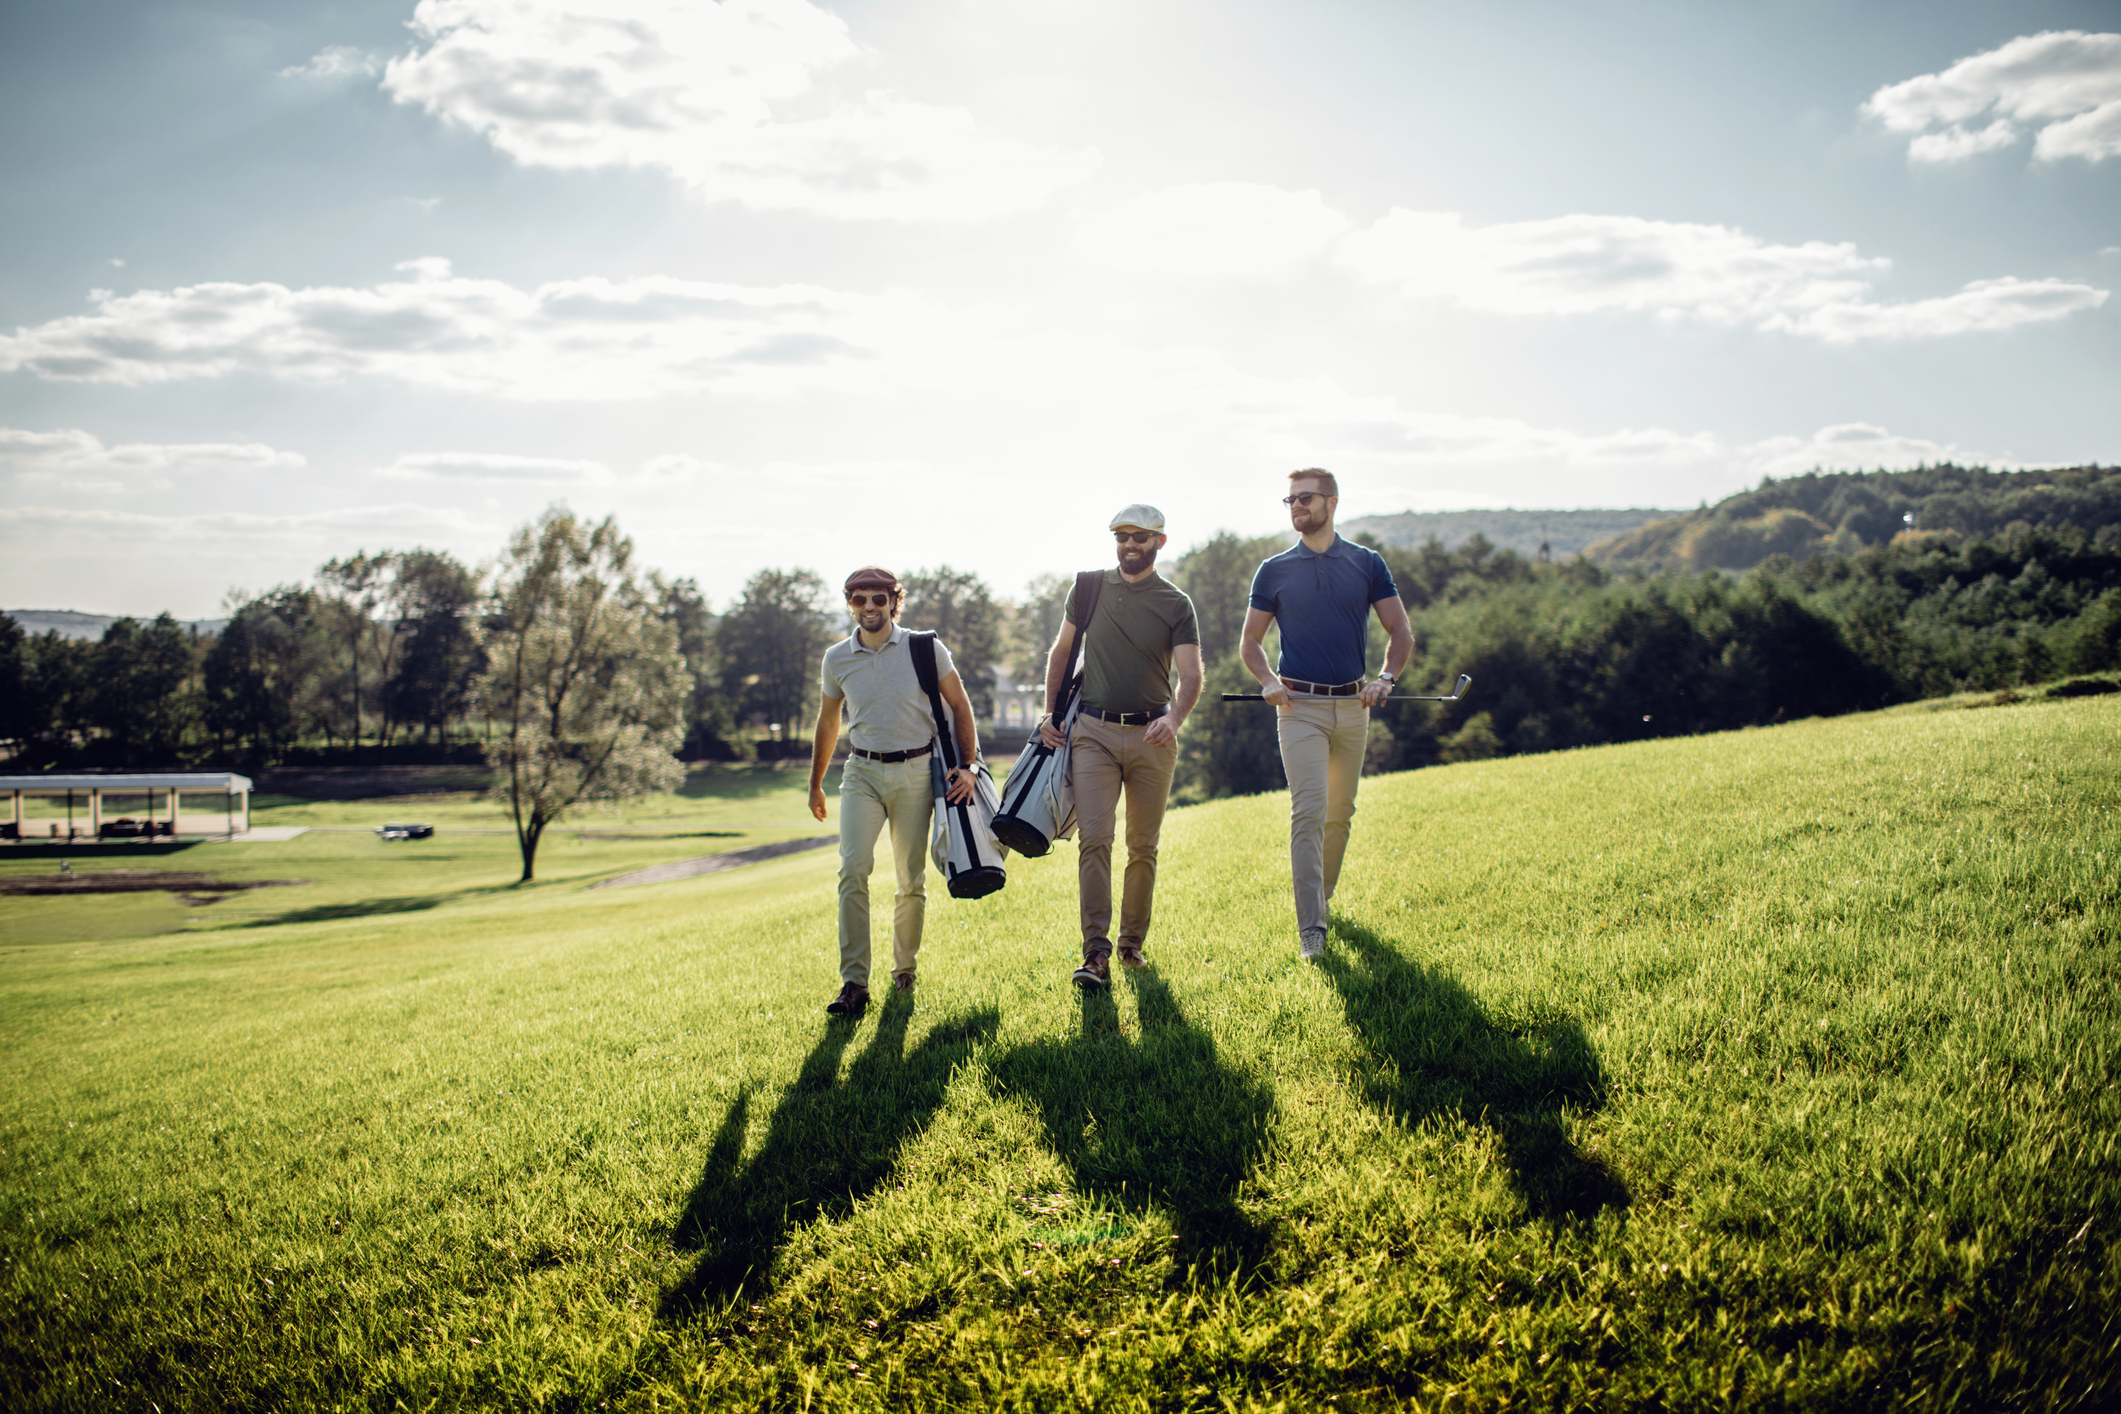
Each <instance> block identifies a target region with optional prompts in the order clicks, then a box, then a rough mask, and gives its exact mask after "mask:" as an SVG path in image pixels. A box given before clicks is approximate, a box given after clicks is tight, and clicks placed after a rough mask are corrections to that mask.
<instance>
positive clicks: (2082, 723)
mask: <svg viewBox="0 0 2121 1414" xmlns="http://www.w3.org/2000/svg"><path fill="white" fill-rule="evenodd" d="M2117 742H2121V695H2115V696H2106V697H2093V698H2071V699H2061V700H2050V701H2043V702H2039V703H2026V704H2020V705H2015V706H1990V707H1983V708H1981V709H1979V710H1965V709H1964V707H1963V705H1954V706H1947V707H1943V708H1941V709H1933V708H1931V707H1928V706H1916V707H1904V708H1898V709H1895V710H1894V711H1892V712H1889V713H1883V714H1876V715H1869V716H1858V717H1844V718H1838V719H1833V720H1820V721H1808V722H1800V723H1795V724H1791V725H1787V726H1783V727H1777V728H1769V729H1763V730H1756V731H1745V732H1733V733H1727V734H1723V735H1719V736H1701V737H1690V738H1679V739H1672V740H1666V741H1655V742H1638V743H1633V744H1630V745H1624V746H1616V747H1605V748H1598V749H1591V750H1583V751H1572V752H1555V753H1549V754H1545V755H1539V756H1524V757H1518V758H1515V759H1512V760H1507V761H1485V762H1473V763H1467V764H1462V765H1457V766H1449V767H1444V768H1441V769H1436V770H1424V771H1413V772H1406V773H1402V774H1397V775H1391V776H1383V777H1376V778H1372V779H1371V780H1369V781H1366V782H1365V783H1364V786H1363V791H1362V796H1361V809H1360V811H1359V813H1358V814H1357V816H1356V819H1355V824H1354V837H1353V842H1352V845H1351V848H1350V851H1349V855H1348V864H1347V868H1346V871H1345V872H1344V874H1343V876H1342V880H1341V886H1340V890H1339V893H1338V894H1337V896H1336V898H1335V900H1334V904H1333V911H1334V928H1333V936H1332V938H1331V939H1330V940H1329V943H1328V947H1327V951H1326V955H1325V956H1324V958H1323V959H1321V961H1320V962H1319V963H1318V964H1317V965H1315V966H1313V965H1307V964H1304V963H1302V962H1300V961H1299V960H1298V959H1297V956H1296V946H1295V939H1294V937H1293V932H1292V929H1293V924H1292V920H1291V917H1290V905H1289V899H1288V876H1287V873H1286V865H1285V862H1284V861H1285V858H1286V856H1285V853H1284V851H1285V849H1286V839H1287V821H1288V814H1287V808H1288V807H1287V798H1286V797H1285V796H1276V795H1267V796H1256V797H1250V798H1245V799H1237V800H1226V801H1218V802H1215V803H1213V804H1211V805H1206V806H1201V807H1198V808H1193V809H1184V810H1179V811H1175V812H1173V813H1172V814H1171V815H1170V816H1169V817H1168V819H1167V823H1166V826H1165V829H1164V834H1163V847H1162V857H1161V863H1160V881H1159V891H1158V896H1157V900H1156V903H1157V912H1156V918H1155V927H1154V930H1153V932H1152V934H1151V936H1150V939H1149V946H1148V956H1149V960H1150V963H1151V965H1150V966H1149V967H1147V968H1145V969H1143V970H1142V971H1140V972H1138V973H1123V974H1122V975H1121V976H1119V977H1117V978H1115V979H1114V980H1115V983H1116V985H1115V986H1114V987H1113V989H1112V990H1111V992H1110V993H1108V994H1104V995H1100V996H1096V997H1091V998H1087V999H1086V998H1083V997H1081V996H1079V995H1078V994H1077V993H1076V992H1075V990H1074V989H1073V988H1072V987H1071V986H1070V985H1069V984H1068V981H1067V976H1068V972H1069V969H1070V968H1071V967H1072V965H1073V963H1074V960H1075V958H1076V957H1077V956H1079V953H1078V952H1077V948H1076V937H1077V934H1076V909H1075V896H1074V895H1075V875H1076V871H1075V868H1074V863H1075V861H1074V859H1073V846H1069V845H1063V846H1062V847H1060V848H1059V849H1057V850H1055V851H1054V852H1053V854H1051V855H1050V856H1048V857H1046V858H1044V859H1036V860H1026V859H1020V858H1012V859H1011V860H1010V861H1009V870H1010V880H1009V885H1008V888H1007V889H1005V890H1004V891H1003V892H1002V893H1000V894H996V895H994V896H992V897H990V898H987V899H982V900H979V901H977V902H962V901H954V900H951V899H949V898H947V897H944V896H943V891H942V888H941V886H940V884H939V883H936V882H935V881H933V880H932V879H931V883H930V896H929V902H928V906H927V923H928V926H927V934H926V939H925V942H924V945H923V948H922V950H921V954H920V985H919V987H918V989H917V991H916V992H915V993H914V994H913V995H912V997H911V998H899V999H896V1000H893V1001H890V1002H886V1001H884V1000H883V999H881V998H880V999H879V1000H878V1001H877V1002H876V1003H874V1004H872V1006H871V1007H870V1010H869V1015H868V1016H867V1017H866V1018H864V1019H863V1020H861V1021H860V1022H859V1023H857V1024H844V1023H834V1022H831V1021H829V1020H828V1019H827V1018H826V1017H825V1016H824V1015H823V1014H822V1013H821V1011H820V1010H819V1008H820V1006H821V1004H822V1003H823V1002H824V1000H825V999H826V998H827V997H828V996H830V995H831V994H832V992H833V990H834V988H835V987H836V985H837V976H836V971H837V958H838V952H837V947H836V941H835V930H834V923H835V917H836V907H837V904H836V895H835V890H834V883H833V879H834V861H833V859H832V858H831V857H830V855H829V852H817V853H811V854H802V855H794V856H790V857H788V858H785V859H781V860H775V861H770V862H766V863H761V864H757V865H753V866H750V867H748V868H744V869H738V870H731V871H727V872H725V873H721V874H710V875H706V876H702V877H699V878H694V879H690V880H684V881H677V882H670V883H660V884H650V885H644V886H642V887H638V888H627V889H620V890H610V889H602V890H598V889H591V888H589V887H587V885H589V884H591V883H593V882H595V880H596V879H597V878H599V877H603V876H605V875H606V874H608V873H609V872H612V871H613V870H615V869H620V868H628V869H631V868H638V867H639V866H640V865H643V864H649V863H654V862H657V861H658V860H660V859H663V858H670V857H676V856H677V855H679V854H685V853H698V852H699V850H700V848H701V846H700V843H699V837H698V836H696V835H691V834H673V835H672V836H670V837H668V838H661V839H657V840H618V839H613V838H592V837H591V836H590V834H589V832H584V837H583V839H582V840H581V841H580V842H579V843H577V844H575V845H573V846H572V847H571V848H562V847H560V846H555V847H554V849H555V854H554V859H553V867H552V877H550V878H549V879H547V880H545V881H543V882H541V883H539V884H536V885H533V886H530V887H527V888H514V887H509V886H508V885H507V883H506V881H507V880H508V879H509V878H510V877H511V875H512V870H511V869H510V868H509V853H510V851H511V849H512V841H511V840H509V839H507V838H505V837H503V836H500V835H476V834H471V833H469V832H465V831H457V832H447V831H445V832H440V833H438V834H437V836H436V837H435V838H434V839H432V840H429V841H424V842H421V843H420V845H419V846H417V847H416V848H414V847H409V846H391V845H386V844H383V843H381V842H379V841H378V840H377V839H376V838H375V837H374V836H373V835H371V834H366V833H357V832H354V831H351V830H348V831H344V832H328V831H325V830H322V829H313V830H312V831H311V833H310V834H308V835H305V836H303V837H301V838H300V839H297V840H294V841H291V842H289V843H287V844H284V845H277V846H267V845H228V846H200V847H198V848H197V850H195V851H194V852H193V854H192V856H191V858H193V859H195V860H200V861H205V860H208V859H209V858H210V859H211V861H212V867H213V869H214V870H215V871H216V872H217V873H226V874H228V875H229V876H231V877H238V878H240V877H254V878H264V877H287V876H288V875H289V874H290V873H293V874H298V875H299V876H301V877H304V878H310V879H315V880H317V881H319V886H320V887H321V886H324V885H327V884H328V885H329V886H330V887H332V888H334V889H336V890H337V891H338V893H337V894H336V895H335V897H337V898H339V899H340V900H341V901H340V903H338V904H336V905H329V906H319V905H314V904H312V905H307V906H304V905H301V904H298V903H295V902H294V901H292V900H289V901H286V902H282V901H278V900H273V901H271V902H268V903H264V904H258V905H255V907H257V908H261V909H267V910H270V911H269V912H266V913H264V914H262V915H261V914H256V913H254V914H252V915H250V916H247V917H246V916H241V915H236V914H229V913H224V912H222V911H223V910H228V909H232V908H241V907H246V905H245V904H243V903H240V902H229V901H223V902H220V903H214V904H211V905H210V906H205V907H200V908H194V909H190V910H175V909H173V910H171V911H172V912H189V913H190V914H191V915H192V916H194V917H195V918H196V919H197V921H196V922H194V923H190V924H185V923H184V922H182V920H179V921H178V922H177V923H175V924H174V925H172V926H178V927H185V928H186V929H187V931H186V932H184V933H181V934H178V935H175V936H169V937H138V936H135V937H131V938H129V939H119V940H114V941H110V942H104V943H93V944H91V943H80V944H69V945H63V946H52V945H49V944H45V945H33V944H31V943H28V942H25V941H23V940H22V939H21V936H20V933H19V931H17V932H10V931H9V929H8V928H7V926H5V925H6V924H7V922H8V921H9V915H7V914H6V913H5V912H4V911H0V962H4V964H5V965H4V966H0V1015H5V1016H7V1017H8V1018H9V1038H10V1044H9V1045H8V1046H5V1047H0V1132H4V1133H5V1134H6V1136H7V1142H6V1143H5V1145H4V1146H0V1270H4V1271H5V1273H6V1277H5V1281H4V1290H5V1293H6V1295H5V1303H6V1305H5V1309H6V1313H7V1319H6V1320H5V1321H4V1322H0V1403H4V1404H5V1405H6V1406H7V1407H9V1408H14V1409H22V1410H42V1409H51V1410H58V1409H77V1408H101V1407H106V1406H110V1405H112V1404H113V1403H122V1404H124V1405H126V1406H127V1407H139V1408H147V1407H149V1406H150V1404H157V1405H159V1406H160V1407H162V1408H164V1409H176V1408H202V1409H203V1408H327V1407H331V1408H336V1407H354V1406H359V1407H378V1408H381V1407H394V1406H396V1405H398V1404H401V1403H402V1404H404V1405H407V1406H411V1407H419V1408H466V1407H474V1406H476V1407H507V1408H517V1407H522V1408H529V1407H540V1408H545V1407H551V1408H568V1409H581V1410H596V1409H603V1408H607V1407H608V1408H609V1409H612V1410H647V1409H651V1408H702V1409H704V1408H716V1409H720V1408H730V1409H737V1408H742V1409H791V1410H792V1409H800V1408H803V1407H805V1405H808V1406H809V1407H811V1408H814V1409H820V1410H825V1409H892V1410H937V1409H945V1408H950V1409H972V1408H978V1409H987V1408H1000V1409H1057V1408H1078V1407H1094V1408H1098V1409H1110V1410H1119V1409H1187V1410H1190V1409H1202V1410H1205V1409H1212V1408H1219V1407H1223V1403H1222V1401H1223V1400H1224V1399H1225V1398H1227V1401H1228V1405H1229V1407H1233V1408H1271V1407H1284V1408H1295V1409H1327V1408H1353V1409H1373V1408H1374V1409H1382V1408H1396V1407H1409V1406H1413V1405H1418V1406H1419V1407H1422V1408H1452V1409H1459V1408H1464V1409H1501V1408H1539V1409H1646V1408H1659V1409H1696V1408H1700V1409H1708V1408H1715V1409H1761V1410H1769V1409H1804V1410H1835V1411H1840V1410H1847V1411H1855V1410H1873V1409H1882V1408H1902V1407H1905V1408H1911V1409H1912V1408H1921V1409H1941V1408H1965V1409H2021V1408H2022V1409H2072V1408H2081V1409H2089V1408H2111V1407H2114V1405H2115V1402H2116V1399H2117V1397H2121V1331H2117V1329H2116V1327H2115V1325H2114V1322H2113V1320H2112V1318H2111V1316H2110V1314H2109V1313H2111V1312H2112V1311H2114V1310H2115V1309H2117V1307H2121V1260H2117V1254H2121V1245H2117V1242H2116V1234H2117V1233H2121V961H2117V952H2116V946H2115V945H2116V940H2117V936H2121V932H2117V930H2121V891H2117V884H2116V878H2117V874H2116V870H2115V868H2114V861H2115V860H2116V858H2121V755H2117V751H2121V748H2117ZM776 799H777V803H778V809H779V810H784V811H787V812H788V813H787V814H785V815H784V814H780V813H778V811H777V813H776V814H774V815H773V816H771V817H765V818H775V819H788V820H800V819H801V818H802V817H801V816H800V815H799V814H797V813H796V810H795V807H796V806H797V805H798V800H797V798H796V796H795V795H794V793H793V792H792V791H791V792H789V793H787V794H786V795H784V796H780V797H777V798H776ZM760 804H761V801H760V800H746V801H742V802H739V801H737V800H735V799H732V800H731V801H730V802H729V803H728V806H727V808H728V809H731V810H734V809H737V808H740V806H741V807H746V808H757V807H759V806H760ZM323 808H324V807H299V809H301V810H302V811H305V812H308V813H307V814H306V815H305V816H304V818H306V819H309V820H311V821H312V822H313V823H321V822H322V816H320V815H318V814H317V813H316V812H317V811H319V810H321V809H323ZM331 808H332V809H334V810H336V809H338V808H339V807H331ZM394 808H396V807H391V806H387V805H379V806H377V807H375V809H376V810H391V809H394ZM470 808H471V807H470V806H469V805H467V806H466V807H465V809H466V810H467V811H468V810H469V809H470ZM486 808H488V809H491V807H490V806H488V807H486ZM661 808H669V807H667V806H665V807H653V808H652V807H650V806H647V805H644V806H642V807H641V813H642V819H643V820H644V821H646V820H648V819H650V818H652V817H653V816H654V814H655V812H656V810H657V809H661ZM289 809H290V810H292V809H295V807H289ZM378 818H392V817H391V816H389V815H381V816H379V817H378ZM734 818H736V819H739V820H742V819H744V818H746V817H734ZM749 818H752V819H757V818H761V817H758V816H752V817H749ZM732 827H733V826H732ZM732 827H725V828H732ZM408 850H410V852H407V851H408ZM74 863H75V865H76V867H77V869H87V868H101V867H108V862H106V861H101V860H84V859H80V858H77V859H76V860H75V861H74ZM118 863H120V864H123V863H124V861H119V862H118ZM52 867H53V864H52V863H51V862H49V861H47V862H42V863H35V864H33V863H32V862H30V861H20V862H14V861H8V860H5V859H4V858H0V871H21V870H25V869H30V868H39V869H45V870H49V869H51V868H52ZM202 867H203V866H202ZM888 880H889V871H888V866H887V867H886V870H885V872H884V873H883V874H881V875H880V876H879V877H878V878H877V880H876V881H875V883H874V884H873V885H872V890H873V892H872V898H873V899H874V900H875V903H876V907H877V910H878V924H879V926H878V938H879V945H880V946H882V947H888V943H887V942H884V941H883V940H884V939H887V938H888V936H889V923H888V919H889V916H890V912H891V906H892V905H891V901H890V887H891V886H890V884H889V882H888ZM286 892H288V893H293V892H294V890H288V891H286ZM37 902H39V900H36V899H19V900H18V899H13V898H0V910H6V909H11V908H21V907H25V906H27V905H29V904H34V903H37ZM57 902H59V903H71V902H73V901H72V900H59V901H57ZM886 956H888V953H887V954H886ZM121 1390H122V1391H123V1393H122V1396H116V1397H114V1392H116V1391H121ZM91 1395H94V1396H95V1397H94V1398H91V1397H90V1396H91ZM1336 1401H1337V1402H1336Z"/></svg>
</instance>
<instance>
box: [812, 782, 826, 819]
mask: <svg viewBox="0 0 2121 1414" xmlns="http://www.w3.org/2000/svg"><path fill="white" fill-rule="evenodd" d="M810 813H811V814H813V815H815V816H817V818H818V819H820V820H822V819H824V818H825V788H824V787H823V786H812V787H811V788H810Z"/></svg>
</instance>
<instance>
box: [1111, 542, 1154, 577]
mask: <svg viewBox="0 0 2121 1414" xmlns="http://www.w3.org/2000/svg"><path fill="white" fill-rule="evenodd" d="M1162 548H1163V547H1162V546H1160V545H1158V544H1157V543H1156V542H1155V541H1154V540H1152V541H1150V542H1149V543H1148V544H1146V545H1122V546H1120V547H1119V567H1120V568H1121V569H1123V570H1125V571H1126V572H1127V573H1129V574H1140V573H1141V572H1142V571H1143V570H1145V569H1149V568H1152V567H1153V566H1154V565H1155V564H1156V552H1157V551H1158V550H1160V549H1162Z"/></svg>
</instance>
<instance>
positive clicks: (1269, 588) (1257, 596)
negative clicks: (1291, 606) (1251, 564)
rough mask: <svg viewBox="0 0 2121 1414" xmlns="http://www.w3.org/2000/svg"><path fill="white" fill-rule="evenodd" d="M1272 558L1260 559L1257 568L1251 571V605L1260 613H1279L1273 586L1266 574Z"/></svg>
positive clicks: (1279, 606) (1279, 608)
mask: <svg viewBox="0 0 2121 1414" xmlns="http://www.w3.org/2000/svg"><path fill="white" fill-rule="evenodd" d="M1273 563H1274V562H1273V561H1272V560H1261V561H1260V562H1259V568H1258V569H1256V570H1254V571H1252V607H1253V608H1255V609H1257V610H1259V611H1260V612H1261V613H1262V614H1279V613H1280V612H1281V605H1280V603H1279V602H1278V601H1277V600H1276V599H1275V597H1274V586H1273V583H1272V580H1271V577H1270V576H1269V574H1268V566H1270V565H1272V564H1273Z"/></svg>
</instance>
